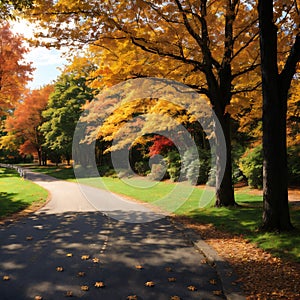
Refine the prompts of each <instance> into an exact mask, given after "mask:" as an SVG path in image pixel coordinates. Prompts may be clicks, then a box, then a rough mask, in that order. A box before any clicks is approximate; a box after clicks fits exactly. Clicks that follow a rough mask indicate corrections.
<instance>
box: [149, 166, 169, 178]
mask: <svg viewBox="0 0 300 300" xmlns="http://www.w3.org/2000/svg"><path fill="white" fill-rule="evenodd" d="M165 175H166V166H165V165H164V164H163V163H160V164H152V166H151V173H150V174H149V178H150V179H152V180H162V179H164V177H165Z"/></svg>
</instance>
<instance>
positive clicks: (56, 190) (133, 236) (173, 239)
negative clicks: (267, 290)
mask: <svg viewBox="0 0 300 300" xmlns="http://www.w3.org/2000/svg"><path fill="white" fill-rule="evenodd" d="M27 178H28V179H30V180H32V181H34V182H36V183H38V184H40V185H41V186H43V187H44V188H46V189H48V190H49V192H50V193H51V200H50V201H49V202H48V203H47V204H46V206H44V207H43V208H42V209H40V210H39V211H37V212H35V213H33V214H31V215H29V216H27V217H25V218H23V219H20V220H17V221H15V222H11V223H6V224H4V225H1V227H0V246H1V248H0V258H1V260H0V299H1V300H4V299H9V300H18V299H53V300H59V299H66V298H68V297H71V296H72V298H75V299H77V298H80V299H92V300H93V299H107V300H111V299H112V300H115V299H116V300H122V299H124V300H126V299H151V300H152V299H153V300H156V299H157V300H158V299H161V300H167V299H173V300H176V299H177V300H178V299H198V300H199V299H225V298H226V297H227V298H232V299H235V298H234V297H231V294H230V293H228V292H226V287H225V288H224V280H223V279H224V278H220V272H218V268H216V266H215V263H214V262H213V261H211V259H210V258H209V257H208V256H207V255H206V256H205V255H204V253H203V252H202V251H201V250H199V248H200V249H201V245H200V247H198V248H197V247H195V243H192V242H191V239H190V238H189V237H188V235H186V234H185V232H184V230H182V229H180V228H177V227H176V226H174V224H172V222H170V220H169V218H168V217H165V216H164V215H162V214H158V213H157V212H153V211H151V209H150V208H148V207H145V206H143V205H140V204H138V203H135V202H130V201H128V200H127V199H122V198H120V197H114V196H113V195H111V194H110V193H108V192H106V191H102V190H99V189H95V188H89V189H88V191H86V192H85V195H83V194H82V192H81V188H80V187H79V186H78V185H77V184H75V183H68V182H65V181H60V180H57V179H54V178H52V177H49V176H46V175H42V174H34V173H28V174H27ZM87 193H90V195H93V196H94V197H97V201H96V202H93V205H92V204H91V202H90V201H88V200H87V197H86V194H87ZM111 197H112V198H111ZM88 198H89V196H88ZM95 203H97V205H95ZM95 206H96V207H95ZM143 220H145V222H142V221H143ZM149 220H150V221H149ZM151 220H153V221H151ZM200 243H201V242H200ZM196 245H197V243H196ZM203 245H204V248H205V246H206V245H205V244H203V243H202V246H203ZM206 250H207V253H209V251H210V249H206ZM208 262H210V263H208ZM226 284H228V283H226ZM230 284H231V282H230V283H229V285H230ZM95 285H96V286H95ZM102 285H104V287H102ZM147 285H148V286H147ZM97 286H98V287H97ZM228 295H229V297H228ZM232 295H234V294H232ZM36 296H40V297H42V298H35V297H36ZM175 296H177V297H178V298H176V297H175ZM172 297H173V298H172ZM236 299H240V298H236Z"/></svg>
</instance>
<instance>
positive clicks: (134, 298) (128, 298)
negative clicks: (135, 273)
mask: <svg viewBox="0 0 300 300" xmlns="http://www.w3.org/2000/svg"><path fill="white" fill-rule="evenodd" d="M126 299H127V300H137V299H138V297H137V295H130V296H127V298H126Z"/></svg>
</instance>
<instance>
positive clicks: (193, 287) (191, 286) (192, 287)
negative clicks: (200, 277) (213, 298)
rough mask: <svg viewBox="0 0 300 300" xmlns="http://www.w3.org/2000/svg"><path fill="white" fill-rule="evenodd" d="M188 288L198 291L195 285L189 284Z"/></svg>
mask: <svg viewBox="0 0 300 300" xmlns="http://www.w3.org/2000/svg"><path fill="white" fill-rule="evenodd" d="M187 289H188V290H189V291H192V292H195V291H197V288H196V287H195V286H194V285H189V286H188V287H187Z"/></svg>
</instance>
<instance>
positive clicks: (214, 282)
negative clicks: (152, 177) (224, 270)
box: [209, 279, 217, 285]
mask: <svg viewBox="0 0 300 300" xmlns="http://www.w3.org/2000/svg"><path fill="white" fill-rule="evenodd" d="M209 283H210V284H213V285H216V284H217V281H216V280H215V279H211V280H210V281H209Z"/></svg>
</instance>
